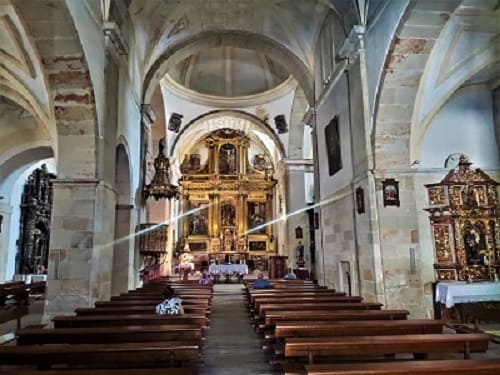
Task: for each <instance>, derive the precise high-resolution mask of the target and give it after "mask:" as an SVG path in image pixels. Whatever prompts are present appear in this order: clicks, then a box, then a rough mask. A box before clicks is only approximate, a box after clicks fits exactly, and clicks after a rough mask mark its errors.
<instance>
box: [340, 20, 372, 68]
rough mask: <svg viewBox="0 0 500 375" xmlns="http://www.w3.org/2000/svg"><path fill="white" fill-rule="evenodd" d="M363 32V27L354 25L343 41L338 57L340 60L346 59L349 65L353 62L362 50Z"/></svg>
mask: <svg viewBox="0 0 500 375" xmlns="http://www.w3.org/2000/svg"><path fill="white" fill-rule="evenodd" d="M365 30H366V28H365V26H362V25H354V26H353V27H352V29H351V31H349V35H348V36H347V38H346V39H345V40H344V44H343V45H342V47H340V50H339V53H338V55H339V56H340V58H342V59H348V60H349V64H352V63H353V62H354V60H355V59H356V57H357V56H358V54H359V50H360V49H362V48H364V38H365Z"/></svg>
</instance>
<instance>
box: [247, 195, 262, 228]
mask: <svg viewBox="0 0 500 375" xmlns="http://www.w3.org/2000/svg"><path fill="white" fill-rule="evenodd" d="M265 222H266V203H264V202H248V229H249V230H250V232H251V233H266V229H267V228H266V226H265V225H264V224H265Z"/></svg>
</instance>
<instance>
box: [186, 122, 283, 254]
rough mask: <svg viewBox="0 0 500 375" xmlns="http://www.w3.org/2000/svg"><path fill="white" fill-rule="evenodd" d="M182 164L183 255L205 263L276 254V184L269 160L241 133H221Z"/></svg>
mask: <svg viewBox="0 0 500 375" xmlns="http://www.w3.org/2000/svg"><path fill="white" fill-rule="evenodd" d="M201 146H202V147H203V148H204V150H203V151H204V153H205V155H206V157H205V159H206V162H204V163H203V162H202V155H201V152H200V151H199V150H195V151H196V152H195V153H192V154H185V155H184V159H183V162H182V164H181V172H182V179H181V180H180V182H179V184H180V186H181V187H182V198H181V199H182V201H181V202H182V203H181V204H182V211H183V213H187V212H191V213H190V214H189V215H186V216H184V217H183V220H182V225H181V228H180V229H179V232H180V233H179V238H180V240H179V244H180V246H179V247H180V251H181V252H182V251H190V252H191V254H193V255H194V257H195V262H199V261H200V260H205V261H208V260H209V259H210V260H212V259H214V260H219V261H221V262H222V261H223V260H226V261H227V260H228V259H229V260H231V261H233V262H238V261H243V260H248V259H251V258H252V256H254V257H257V258H259V257H262V258H265V257H266V256H267V254H268V253H274V252H275V249H274V241H273V238H274V235H273V226H272V225H266V223H268V222H270V221H271V220H272V217H273V190H274V187H275V185H276V180H275V179H274V178H273V169H272V166H271V163H270V159H269V156H268V155H266V154H265V153H262V152H260V153H254V155H253V157H252V160H251V161H250V160H249V155H250V153H249V149H250V139H249V138H248V137H247V136H246V135H245V134H244V133H243V132H241V131H238V130H232V129H220V130H217V131H215V132H213V133H211V134H210V135H208V136H207V137H205V139H204V141H203V144H202V145H201Z"/></svg>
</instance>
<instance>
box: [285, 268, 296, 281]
mask: <svg viewBox="0 0 500 375" xmlns="http://www.w3.org/2000/svg"><path fill="white" fill-rule="evenodd" d="M284 279H285V280H297V275H296V274H295V272H293V269H291V268H289V269H288V273H287V274H286V275H285V277H284Z"/></svg>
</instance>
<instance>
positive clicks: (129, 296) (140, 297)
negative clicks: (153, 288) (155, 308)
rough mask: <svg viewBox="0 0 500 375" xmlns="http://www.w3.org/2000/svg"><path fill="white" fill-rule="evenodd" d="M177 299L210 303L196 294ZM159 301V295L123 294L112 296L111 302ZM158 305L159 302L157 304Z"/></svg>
mask: <svg viewBox="0 0 500 375" xmlns="http://www.w3.org/2000/svg"><path fill="white" fill-rule="evenodd" d="M179 297H180V298H181V299H182V300H183V301H184V299H200V300H202V301H206V302H207V303H208V302H209V301H210V297H205V296H200V295H196V294H180V295H179ZM155 298H157V300H159V301H160V302H161V301H162V300H163V298H162V296H161V295H157V296H156V295H148V294H146V295H141V294H137V295H135V294H125V295H123V296H112V297H111V301H126V300H134V301H141V300H151V299H155ZM158 303H159V302H158Z"/></svg>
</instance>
